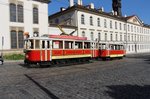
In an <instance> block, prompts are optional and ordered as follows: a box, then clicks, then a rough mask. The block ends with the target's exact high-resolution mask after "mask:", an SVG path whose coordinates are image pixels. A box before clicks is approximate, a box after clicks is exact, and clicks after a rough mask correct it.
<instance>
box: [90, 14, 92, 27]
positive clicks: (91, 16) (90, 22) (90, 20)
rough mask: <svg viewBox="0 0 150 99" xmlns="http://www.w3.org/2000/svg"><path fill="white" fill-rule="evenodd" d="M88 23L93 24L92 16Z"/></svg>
mask: <svg viewBox="0 0 150 99" xmlns="http://www.w3.org/2000/svg"><path fill="white" fill-rule="evenodd" d="M90 25H93V17H92V16H91V17H90Z"/></svg>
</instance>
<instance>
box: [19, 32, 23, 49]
mask: <svg viewBox="0 0 150 99" xmlns="http://www.w3.org/2000/svg"><path fill="white" fill-rule="evenodd" d="M23 40H24V37H23V31H19V32H18V47H19V48H23Z"/></svg>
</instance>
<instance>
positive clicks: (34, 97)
mask: <svg viewBox="0 0 150 99" xmlns="http://www.w3.org/2000/svg"><path fill="white" fill-rule="evenodd" d="M0 99H150V54H141V55H130V56H127V57H126V58H124V59H122V60H113V61H93V62H91V63H88V64H80V65H72V66H63V67H49V68H27V67H24V65H23V63H22V62H6V63H4V65H0Z"/></svg>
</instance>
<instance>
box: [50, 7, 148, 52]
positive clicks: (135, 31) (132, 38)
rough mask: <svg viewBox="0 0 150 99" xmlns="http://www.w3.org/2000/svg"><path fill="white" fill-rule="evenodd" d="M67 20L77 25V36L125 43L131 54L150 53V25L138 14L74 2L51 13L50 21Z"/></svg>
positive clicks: (72, 24) (54, 22) (52, 22)
mask: <svg viewBox="0 0 150 99" xmlns="http://www.w3.org/2000/svg"><path fill="white" fill-rule="evenodd" d="M67 19H70V21H68V23H66V24H65V25H71V26H76V27H77V29H78V30H77V36H81V37H87V38H88V40H93V41H99V42H108V43H120V44H121V43H122V44H125V45H126V50H127V53H128V54H129V53H142V52H150V26H149V25H145V24H144V23H142V21H141V20H140V19H139V18H138V17H137V16H135V15H133V16H128V17H121V16H116V15H114V13H113V12H112V13H106V12H104V11H103V9H100V10H96V9H95V8H94V4H91V5H90V6H88V7H87V6H86V7H85V6H82V5H81V4H78V5H72V4H71V6H70V7H69V8H67V9H65V10H63V11H60V12H58V13H56V14H53V15H51V16H49V23H50V24H59V23H61V22H63V21H65V20H67Z"/></svg>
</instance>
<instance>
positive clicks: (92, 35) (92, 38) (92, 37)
mask: <svg viewBox="0 0 150 99" xmlns="http://www.w3.org/2000/svg"><path fill="white" fill-rule="evenodd" d="M91 40H92V41H93V40H94V34H93V32H91Z"/></svg>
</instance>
